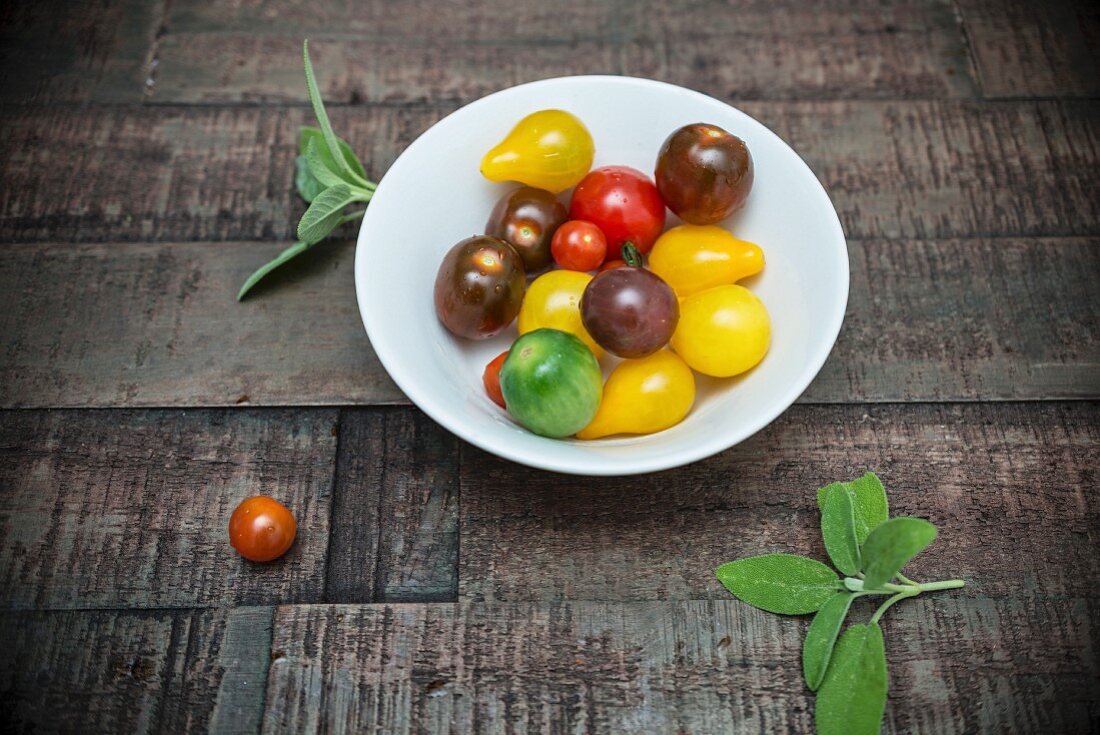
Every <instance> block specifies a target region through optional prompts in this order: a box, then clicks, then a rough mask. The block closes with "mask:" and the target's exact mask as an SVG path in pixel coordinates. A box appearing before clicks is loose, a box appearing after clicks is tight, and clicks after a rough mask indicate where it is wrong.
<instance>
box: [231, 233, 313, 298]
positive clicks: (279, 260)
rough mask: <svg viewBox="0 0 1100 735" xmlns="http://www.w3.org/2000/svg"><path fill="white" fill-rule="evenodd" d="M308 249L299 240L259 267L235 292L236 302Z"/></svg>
mask: <svg viewBox="0 0 1100 735" xmlns="http://www.w3.org/2000/svg"><path fill="white" fill-rule="evenodd" d="M309 248H310V244H309V243H305V242H302V241H301V240H299V241H298V242H296V243H294V244H293V245H291V246H290V247H289V248H287V249H286V250H284V251H283V252H281V253H279V254H278V255H276V256H275V258H274V260H270V261H268V262H267V263H264V264H263V265H261V266H260V267H259V268H258V269H257V270H256V272H255V273H253V274H252V275H251V276H249V277H248V279H247V280H246V281H245V282H244V285H243V286H241V290H240V291H238V292H237V301H240V300H241V299H243V298H244V297H245V294H247V293H248V292H249V291H251V290H252V287H253V286H255V285H256V284H257V283H259V282H260V281H262V280H263V279H264V277H265V276H266V275H267V274H268V273H270V272H271V271H273V270H275V269H276V268H278V267H279V266H281V265H282V264H283V263H285V262H287V261H288V260H290V259H291V258H294V257H295V256H297V255H301V254H302V253H304V252H305V251H306V250H308V249H309Z"/></svg>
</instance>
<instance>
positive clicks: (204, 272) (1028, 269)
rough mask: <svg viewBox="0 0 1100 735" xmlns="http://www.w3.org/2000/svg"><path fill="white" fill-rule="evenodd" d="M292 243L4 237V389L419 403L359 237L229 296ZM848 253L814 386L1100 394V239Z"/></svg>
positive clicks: (21, 394) (278, 401)
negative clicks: (392, 353) (401, 377)
mask: <svg viewBox="0 0 1100 735" xmlns="http://www.w3.org/2000/svg"><path fill="white" fill-rule="evenodd" d="M281 247H282V245H281V244H265V243H208V244H198V243H196V244H186V243H185V244H162V245H158V244H149V243H143V244H123V243H109V244H104V245H98V244H86V245H65V244H53V243H48V244H26V245H12V246H7V247H6V248H5V257H4V258H2V259H0V334H3V335H5V340H4V342H3V344H2V345H0V406H4V407H56V406H73V407H79V406H101V407H109V406H235V405H237V403H238V401H240V400H242V397H247V400H248V401H249V402H250V404H251V405H287V404H295V405H315V404H340V405H346V404H391V403H399V404H407V403H408V399H407V398H405V396H404V395H403V394H402V393H401V392H400V391H399V390H398V389H397V387H396V386H395V385H394V384H393V383H392V381H391V380H390V379H389V377H388V376H387V375H386V373H385V371H384V370H383V368H382V366H381V364H380V363H379V362H378V358H377V357H376V356H375V354H374V352H373V351H372V350H371V347H370V343H369V341H368V340H367V337H366V335H365V334H364V333H363V328H362V322H361V320H360V318H359V313H358V311H357V309H356V302H355V292H354V283H353V274H352V264H353V255H354V249H353V245H352V243H351V242H350V241H347V240H344V241H339V242H335V241H334V242H332V243H328V244H325V245H322V246H320V247H319V248H318V249H317V250H316V251H314V252H312V253H308V254H306V255H305V256H303V257H301V258H300V259H299V260H298V261H295V262H294V263H293V264H292V265H289V266H287V267H286V268H284V269H283V270H282V271H280V272H278V273H277V274H276V275H274V276H272V278H271V281H270V282H269V283H266V284H263V285H261V286H260V287H258V288H257V291H256V292H255V294H254V295H253V296H250V297H249V299H248V300H247V301H246V302H244V303H243V304H237V303H236V302H235V301H234V300H233V299H234V296H235V293H236V289H237V287H238V285H239V284H240V283H241V282H242V281H243V280H244V279H245V277H246V276H247V275H248V273H250V272H251V271H252V270H253V269H254V268H256V267H258V266H259V265H260V264H262V263H263V262H265V261H266V260H267V259H268V258H271V257H273V256H274V255H275V253H276V252H278V250H279V249H280V248H281ZM849 253H850V258H851V268H852V282H851V293H850V296H849V301H848V310H847V311H848V313H847V318H846V320H845V324H844V328H843V330H842V331H841V334H840V338H839V340H838V342H837V344H836V347H835V349H834V351H833V354H832V356H831V357H830V359H829V361H828V362H827V363H826V365H825V367H824V368H823V370H822V372H821V374H820V375H819V376H818V378H817V379H816V380H815V381H814V383H813V384H812V385H811V386H810V388H809V389H808V390H807V392H806V394H805V395H804V396H803V398H802V400H803V401H808V402H819V403H845V402H850V401H872V402H881V401H900V400H917V401H933V400H946V401H958V400H962V401H971V400H1006V399H1007V400H1028V399H1036V398H1095V397H1097V396H1098V395H1100V394H1098V389H1100V335H1098V333H1097V330H1098V329H1100V295H1098V294H1097V290H1096V288H1095V284H1094V281H1095V274H1096V273H1097V272H1100V240H1097V239H1095V238H1091V239H1057V240H1030V239H1027V240H1018V239H1003V238H998V239H981V240H951V241H898V242H891V241H878V240H876V241H852V242H851V243H849ZM74 304H79V308H74V307H73V305H74ZM215 345H216V346H217V349H212V346H215ZM469 380H470V389H471V390H472V391H477V392H478V393H479V394H480V391H481V388H480V382H479V381H480V376H479V375H471V376H469ZM355 601H361V600H355Z"/></svg>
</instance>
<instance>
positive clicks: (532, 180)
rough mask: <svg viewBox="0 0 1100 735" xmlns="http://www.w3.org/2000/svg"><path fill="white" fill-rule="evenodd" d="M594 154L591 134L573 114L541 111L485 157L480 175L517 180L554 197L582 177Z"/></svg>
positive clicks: (495, 179) (518, 124) (491, 179)
mask: <svg viewBox="0 0 1100 735" xmlns="http://www.w3.org/2000/svg"><path fill="white" fill-rule="evenodd" d="M595 155H596V146H595V144H594V143H593V142H592V134H591V133H589V132H588V128H586V127H585V126H584V123H582V122H581V121H580V119H579V118H578V117H577V116H576V115H573V114H571V113H568V112H565V111H564V110H540V111H539V112H534V113H531V114H530V115H528V116H527V117H525V118H523V119H522V120H520V121H519V122H518V123H516V126H515V127H514V128H512V132H510V133H508V135H507V136H505V138H504V140H502V141H500V143H497V145H496V146H495V147H494V148H493V149H492V150H491V151H489V152H488V153H486V154H485V157H484V158H482V159H481V173H482V175H483V176H484V177H485V178H487V179H489V181H518V182H520V183H521V184H527V185H528V186H534V187H535V188H537V189H546V190H547V191H552V192H554V193H555V194H557V193H558V192H562V191H565V190H566V189H568V188H569V187H571V186H576V185H577V183H578V182H579V181H580V180H581V179H583V178H584V175H585V174H587V173H588V169H590V168H592V159H593V157H594V156H595Z"/></svg>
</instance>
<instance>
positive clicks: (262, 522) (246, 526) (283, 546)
mask: <svg viewBox="0 0 1100 735" xmlns="http://www.w3.org/2000/svg"><path fill="white" fill-rule="evenodd" d="M297 533H298V524H297V523H296V522H295V521H294V514H293V513H291V512H290V511H289V510H288V509H287V507H286V506H285V505H283V504H282V503H280V502H279V501H278V500H275V499H274V498H269V497H266V496H264V495H255V496H253V497H251V498H247V499H246V500H244V501H242V502H241V504H240V505H238V506H237V509H236V510H234V511H233V515H231V516H230V517H229V543H230V544H232V545H233V548H234V549H236V550H237V553H239V554H240V555H241V556H243V557H244V558H245V559H250V560H252V561H271V560H272V559H278V558H279V557H280V556H282V555H283V554H285V553H286V551H287V549H289V548H290V545H291V544H293V543H294V537H295V535H297Z"/></svg>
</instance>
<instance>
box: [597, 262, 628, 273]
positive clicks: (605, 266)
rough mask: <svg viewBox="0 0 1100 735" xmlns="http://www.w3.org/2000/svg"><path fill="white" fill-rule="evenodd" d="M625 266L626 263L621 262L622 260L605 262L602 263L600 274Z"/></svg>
mask: <svg viewBox="0 0 1100 735" xmlns="http://www.w3.org/2000/svg"><path fill="white" fill-rule="evenodd" d="M625 265H626V262H625V261H622V260H609V261H607V262H606V263H604V264H603V265H601V266H600V273H603V272H604V271H609V270H613V269H615V268H622V267H623V266H625Z"/></svg>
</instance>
